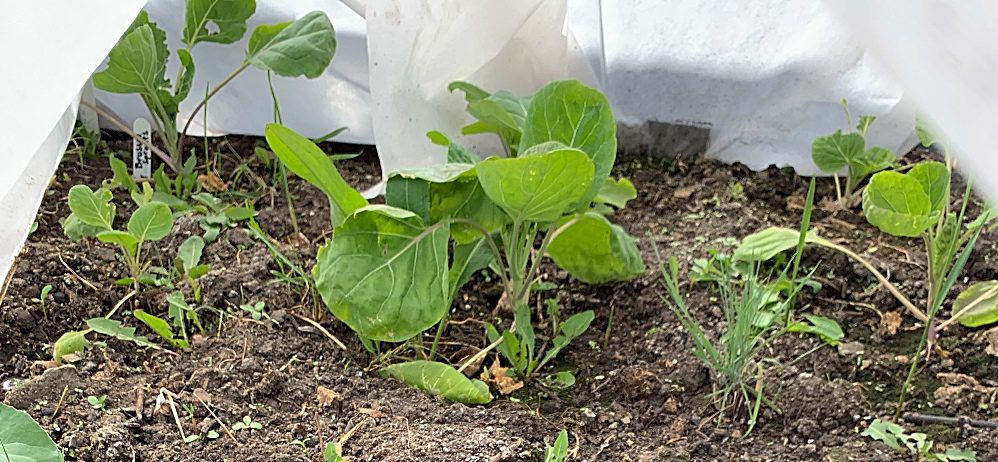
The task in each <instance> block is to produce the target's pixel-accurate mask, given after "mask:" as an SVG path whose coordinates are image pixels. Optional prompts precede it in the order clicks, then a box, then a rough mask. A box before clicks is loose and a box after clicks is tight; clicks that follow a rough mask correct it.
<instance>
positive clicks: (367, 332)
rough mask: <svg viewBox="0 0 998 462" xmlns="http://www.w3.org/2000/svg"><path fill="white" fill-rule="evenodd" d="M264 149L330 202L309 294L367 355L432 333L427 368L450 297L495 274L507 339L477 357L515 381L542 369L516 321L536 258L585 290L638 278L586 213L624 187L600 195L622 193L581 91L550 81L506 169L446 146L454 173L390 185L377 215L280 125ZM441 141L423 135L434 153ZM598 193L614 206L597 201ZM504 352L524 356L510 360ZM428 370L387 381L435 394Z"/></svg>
mask: <svg viewBox="0 0 998 462" xmlns="http://www.w3.org/2000/svg"><path fill="white" fill-rule="evenodd" d="M266 137H267V141H268V143H269V144H270V147H271V150H272V151H273V152H274V153H275V155H276V156H277V157H278V158H279V159H280V160H281V162H283V163H284V165H286V166H287V168H288V169H289V170H290V171H292V172H294V173H295V174H297V175H298V176H300V177H302V178H303V179H304V180H306V181H308V182H309V183H312V184H313V185H315V186H316V187H318V188H319V189H320V190H322V191H323V192H324V193H325V194H326V196H327V197H328V198H329V201H330V219H331V221H332V224H333V227H334V231H333V233H334V235H333V239H332V240H331V241H330V242H329V243H327V244H326V245H324V246H323V247H322V248H320V250H319V253H318V256H317V262H316V267H315V270H314V274H315V279H316V288H317V290H318V292H319V293H320V295H321V296H322V299H323V301H324V302H325V303H326V306H327V307H328V308H329V310H330V311H331V312H332V313H333V315H334V316H336V317H337V318H339V319H340V320H341V321H343V322H344V323H346V324H347V325H348V326H350V327H351V328H352V329H353V330H354V331H355V332H357V334H358V335H359V336H360V337H361V338H362V339H363V340H364V342H365V345H367V346H369V348H371V349H372V350H373V349H377V347H378V342H402V341H407V340H409V339H411V338H413V337H415V336H418V335H420V334H422V332H423V331H425V330H427V329H429V328H430V327H433V326H434V325H438V329H437V335H436V336H435V339H434V342H433V346H431V347H430V353H429V354H428V355H425V354H424V356H425V357H427V358H433V356H434V354H435V350H436V345H437V341H438V340H439V338H440V334H441V333H442V332H443V330H444V328H445V326H446V317H447V313H448V311H449V309H450V306H451V303H452V300H453V297H454V295H455V294H456V292H457V290H458V289H459V288H460V287H461V286H463V285H464V284H465V283H466V282H467V281H468V280H469V279H470V278H471V276H472V275H473V274H474V273H475V272H477V271H479V270H482V269H485V268H488V267H494V268H496V269H497V273H498V276H499V279H500V280H501V281H502V284H503V289H504V292H505V298H504V300H505V308H507V309H508V311H510V312H514V313H519V315H517V316H516V317H517V318H518V320H517V321H515V324H516V327H515V328H513V329H512V332H508V333H503V334H501V335H499V333H498V331H496V332H495V334H497V335H499V336H500V337H501V338H497V339H495V340H494V341H493V342H492V345H490V346H489V347H488V348H486V349H484V350H482V352H483V353H481V355H484V354H485V353H487V352H488V351H489V350H490V349H492V348H500V349H508V350H509V351H510V353H511V354H510V355H509V356H514V357H516V358H518V359H517V362H518V363H519V364H521V365H523V366H524V367H523V371H524V372H527V371H528V370H529V371H533V370H535V369H536V368H537V367H538V366H539V365H540V364H541V363H543V362H547V361H549V360H550V357H553V353H547V354H546V355H545V356H544V357H542V358H541V359H538V358H537V355H539V353H537V352H536V351H529V350H532V348H531V347H530V344H531V343H532V342H531V340H530V332H531V331H532V329H528V327H529V326H530V325H531V320H530V315H529V309H525V308H524V307H525V306H526V305H528V304H529V302H530V300H531V294H532V291H533V287H535V285H536V282H537V281H538V275H539V272H540V264H541V260H542V259H543V258H545V257H550V258H551V260H553V261H554V263H555V264H556V265H558V266H560V267H561V268H563V269H564V270H566V271H567V272H568V273H569V274H571V275H573V276H574V277H576V278H577V279H579V280H580V281H583V282H586V283H590V284H599V283H605V282H610V281H621V280H627V279H631V278H633V277H635V276H637V275H639V274H642V273H643V272H644V263H643V262H642V261H641V257H640V253H639V252H638V249H637V246H636V245H635V243H634V240H633V238H632V237H631V236H629V235H628V234H627V233H626V232H625V231H624V230H623V228H620V227H619V226H616V225H614V224H612V223H610V221H609V220H608V219H607V218H606V217H605V216H604V213H606V212H607V209H608V208H609V206H607V207H603V208H600V209H596V208H595V207H594V204H597V205H605V206H606V205H607V204H610V205H613V204H617V205H623V204H622V202H625V201H626V199H627V198H628V197H629V196H628V194H627V191H626V187H627V186H628V185H629V182H628V183H626V184H624V185H623V189H625V191H624V193H623V194H621V192H620V189H621V188H620V187H617V188H614V187H609V188H608V187H607V184H608V183H613V185H617V186H619V185H620V183H618V182H615V181H613V180H611V179H610V178H609V174H610V169H611V168H612V167H613V163H614V160H615V158H616V125H615V122H614V120H613V114H612V113H611V112H610V105H609V103H608V102H607V101H606V98H605V97H603V95H602V94H600V93H599V92H598V91H596V90H594V89H591V88H587V87H585V86H584V85H582V84H580V83H579V82H575V81H560V82H553V83H551V84H549V85H547V86H545V87H544V88H542V89H541V90H540V91H538V92H537V94H535V95H534V96H533V97H531V98H530V101H529V104H528V105H527V107H526V109H525V115H524V117H523V122H522V128H521V129H520V137H519V141H518V145H517V146H516V149H515V153H516V156H515V157H508V158H497V157H490V158H488V159H485V160H481V161H477V162H476V161H475V158H477V156H475V155H471V154H468V153H467V151H466V150H464V149H463V148H460V147H459V146H457V145H456V144H455V143H451V142H450V141H449V140H446V142H447V144H448V148H449V154H448V158H449V159H451V160H452V161H454V162H451V163H447V164H443V165H438V166H435V167H430V168H422V169H410V170H403V171H398V172H392V173H391V174H390V176H389V180H388V182H387V187H386V192H385V201H386V204H384V205H380V204H379V205H369V204H368V203H367V201H366V200H365V199H364V198H363V197H362V196H361V195H360V193H358V192H357V191H356V190H354V189H353V188H351V187H350V186H349V185H347V184H346V182H344V181H343V179H342V177H340V175H339V173H338V172H337V171H336V168H335V166H334V165H333V163H332V161H331V160H330V159H329V158H328V157H326V155H325V153H323V152H322V150H321V149H319V148H318V147H317V146H316V145H315V144H314V143H312V142H311V141H310V140H308V139H307V138H305V137H303V136H301V135H298V134H297V133H294V132H293V131H291V130H289V129H287V128H285V127H283V126H280V125H276V124H272V125H269V126H268V127H267V129H266ZM441 137H443V135H440V134H439V133H434V134H432V135H431V138H437V140H436V141H439V140H440V138H441ZM443 138H444V139H445V138H446V137H443ZM513 139H514V138H507V141H510V142H512V140H513ZM455 151H457V152H461V153H464V154H460V155H459V154H454V152H455ZM512 152H513V150H511V153H512ZM630 186H631V188H633V185H630ZM603 191H609V192H611V193H613V194H612V195H611V196H610V197H604V196H603V195H601V193H602V192H603ZM538 242H539V245H538ZM452 243H453V246H452ZM452 247H453V251H452V250H451V249H452ZM576 316H581V317H576V318H574V319H571V318H570V320H571V321H572V322H571V323H569V320H566V321H565V322H563V323H562V334H563V335H562V336H560V340H556V344H555V346H554V348H553V349H552V350H551V351H553V352H556V351H557V350H558V349H560V348H562V347H564V345H565V344H567V343H568V341H569V340H570V339H571V338H574V337H575V336H578V335H579V334H580V333H581V332H582V331H584V330H585V328H586V327H588V324H589V322H591V320H592V317H593V315H592V313H588V314H586V313H582V314H581V315H576ZM566 324H567V325H568V327H569V328H570V330H569V331H568V332H566V331H565V325H566ZM507 334H508V335H507ZM507 338H509V339H511V340H506V339H507ZM505 342H509V343H508V346H507V345H506V344H505ZM513 342H516V345H515V347H516V349H517V350H520V349H524V350H528V351H527V353H526V354H525V355H521V354H518V353H517V354H515V355H514V354H512V350H513V348H514V345H513ZM549 356H550V357H549ZM507 359H509V358H508V357H507ZM427 363H428V364H439V363H430V362H428V361H416V362H413V363H407V364H409V365H410V366H411V368H412V370H403V369H405V367H406V366H407V364H399V365H395V366H391V367H392V368H394V369H392V370H391V372H392V375H394V376H396V377H407V378H410V379H411V380H422V382H421V383H418V384H415V383H412V382H410V383H411V384H414V385H415V386H419V387H420V388H423V389H427V390H431V391H440V390H441V387H440V386H439V384H437V383H436V382H433V383H427V382H426V380H434V379H436V378H438V377H441V376H440V374H444V373H446V372H443V370H442V369H440V368H438V367H437V366H432V372H433V373H435V374H436V375H430V376H428V375H427V371H430V370H431V369H430V366H428V365H427ZM470 363H471V362H468V363H466V365H467V364H470ZM440 365H441V366H444V367H445V368H447V369H448V370H449V371H451V372H455V371H454V369H453V368H451V367H450V366H448V365H443V364H440ZM448 377H450V378H453V380H455V381H457V382H461V381H462V380H463V382H461V385H460V387H462V388H463V389H465V390H469V393H456V395H459V396H464V397H468V401H469V402H483V401H485V402H487V400H488V399H491V397H490V396H488V388H487V387H485V389H484V393H482V392H483V390H482V387H484V384H481V382H477V383H475V382H471V381H468V380H467V379H466V378H464V375H463V374H460V373H457V374H456V375H455V374H448ZM448 380H449V379H448ZM479 385H481V386H479ZM448 390H450V389H448Z"/></svg>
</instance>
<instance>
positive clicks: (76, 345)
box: [52, 330, 90, 363]
mask: <svg viewBox="0 0 998 462" xmlns="http://www.w3.org/2000/svg"><path fill="white" fill-rule="evenodd" d="M89 346H90V341H89V340H87V337H86V333H85V332H81V331H75V330H71V331H69V332H66V333H65V334H62V335H61V336H59V339H58V340H56V341H55V343H54V344H53V345H52V360H53V361H55V362H57V363H62V358H63V357H64V356H66V355H71V354H76V353H79V352H81V351H83V350H85V349H87V348H88V347H89Z"/></svg>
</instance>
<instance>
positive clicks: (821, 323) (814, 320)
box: [787, 314, 845, 346]
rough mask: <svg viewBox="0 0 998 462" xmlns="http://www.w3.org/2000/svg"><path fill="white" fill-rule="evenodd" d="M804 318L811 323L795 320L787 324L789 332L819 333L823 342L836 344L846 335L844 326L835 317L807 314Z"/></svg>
mask: <svg viewBox="0 0 998 462" xmlns="http://www.w3.org/2000/svg"><path fill="white" fill-rule="evenodd" d="M804 318H806V319H807V321H808V322H810V324H806V323H803V322H795V323H793V324H791V325H789V326H787V332H804V333H808V334H814V335H817V336H818V338H820V339H821V340H822V341H823V342H825V343H827V344H829V345H831V346H836V345H838V344H839V342H841V341H842V338H844V337H845V333H843V332H842V327H840V326H839V323H838V322H836V321H835V320H834V319H831V318H826V317H824V316H817V315H813V314H805V315H804Z"/></svg>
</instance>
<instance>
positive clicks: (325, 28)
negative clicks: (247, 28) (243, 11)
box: [246, 11, 336, 79]
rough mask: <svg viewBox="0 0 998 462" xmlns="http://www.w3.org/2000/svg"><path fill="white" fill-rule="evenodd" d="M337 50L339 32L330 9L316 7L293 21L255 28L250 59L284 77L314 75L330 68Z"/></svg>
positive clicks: (249, 50)
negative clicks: (322, 9)
mask: <svg viewBox="0 0 998 462" xmlns="http://www.w3.org/2000/svg"><path fill="white" fill-rule="evenodd" d="M335 52H336V34H335V32H334V31H333V24H332V23H330V22H329V18H328V17H327V16H326V13H323V12H321V11H313V12H310V13H308V14H306V15H305V16H302V17H301V18H299V19H297V20H295V21H294V22H290V23H280V24H275V25H269V26H268V25H264V26H258V27H257V28H256V29H253V34H251V35H250V39H249V43H248V45H247V49H246V60H247V61H248V62H249V63H250V64H252V65H253V66H255V67H257V68H259V69H263V70H269V71H273V72H274V73H275V74H277V75H282V76H284V77H298V76H301V75H304V76H305V77H307V78H310V79H314V78H316V77H318V76H320V75H322V73H323V72H324V71H325V70H326V67H328V66H329V62H330V61H332V59H333V54H334V53H335Z"/></svg>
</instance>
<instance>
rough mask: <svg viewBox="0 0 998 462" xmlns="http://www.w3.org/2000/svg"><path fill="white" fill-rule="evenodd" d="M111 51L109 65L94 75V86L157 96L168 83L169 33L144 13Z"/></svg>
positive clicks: (120, 91)
mask: <svg viewBox="0 0 998 462" xmlns="http://www.w3.org/2000/svg"><path fill="white" fill-rule="evenodd" d="M143 18H145V20H144V23H142V24H141V25H139V26H137V27H134V28H133V29H132V30H131V31H130V32H128V33H127V34H126V35H125V36H124V37H122V39H121V40H119V41H118V43H117V44H115V45H114V48H112V49H111V52H110V53H109V54H108V61H107V68H106V69H104V70H103V71H100V72H98V73H96V74H94V76H93V82H94V86H95V87H97V88H99V89H101V90H104V91H109V92H112V93H142V94H144V95H147V96H149V97H155V95H156V92H157V91H158V90H160V89H162V88H163V87H164V86H165V85H166V79H165V77H164V74H165V73H166V59H167V56H168V53H169V50H168V49H167V47H166V33H165V32H163V31H162V30H161V29H159V28H158V27H156V24H153V23H149V22H148V16H145V12H143V13H142V14H141V15H140V16H139V19H138V20H136V23H140V22H141V21H143Z"/></svg>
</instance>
